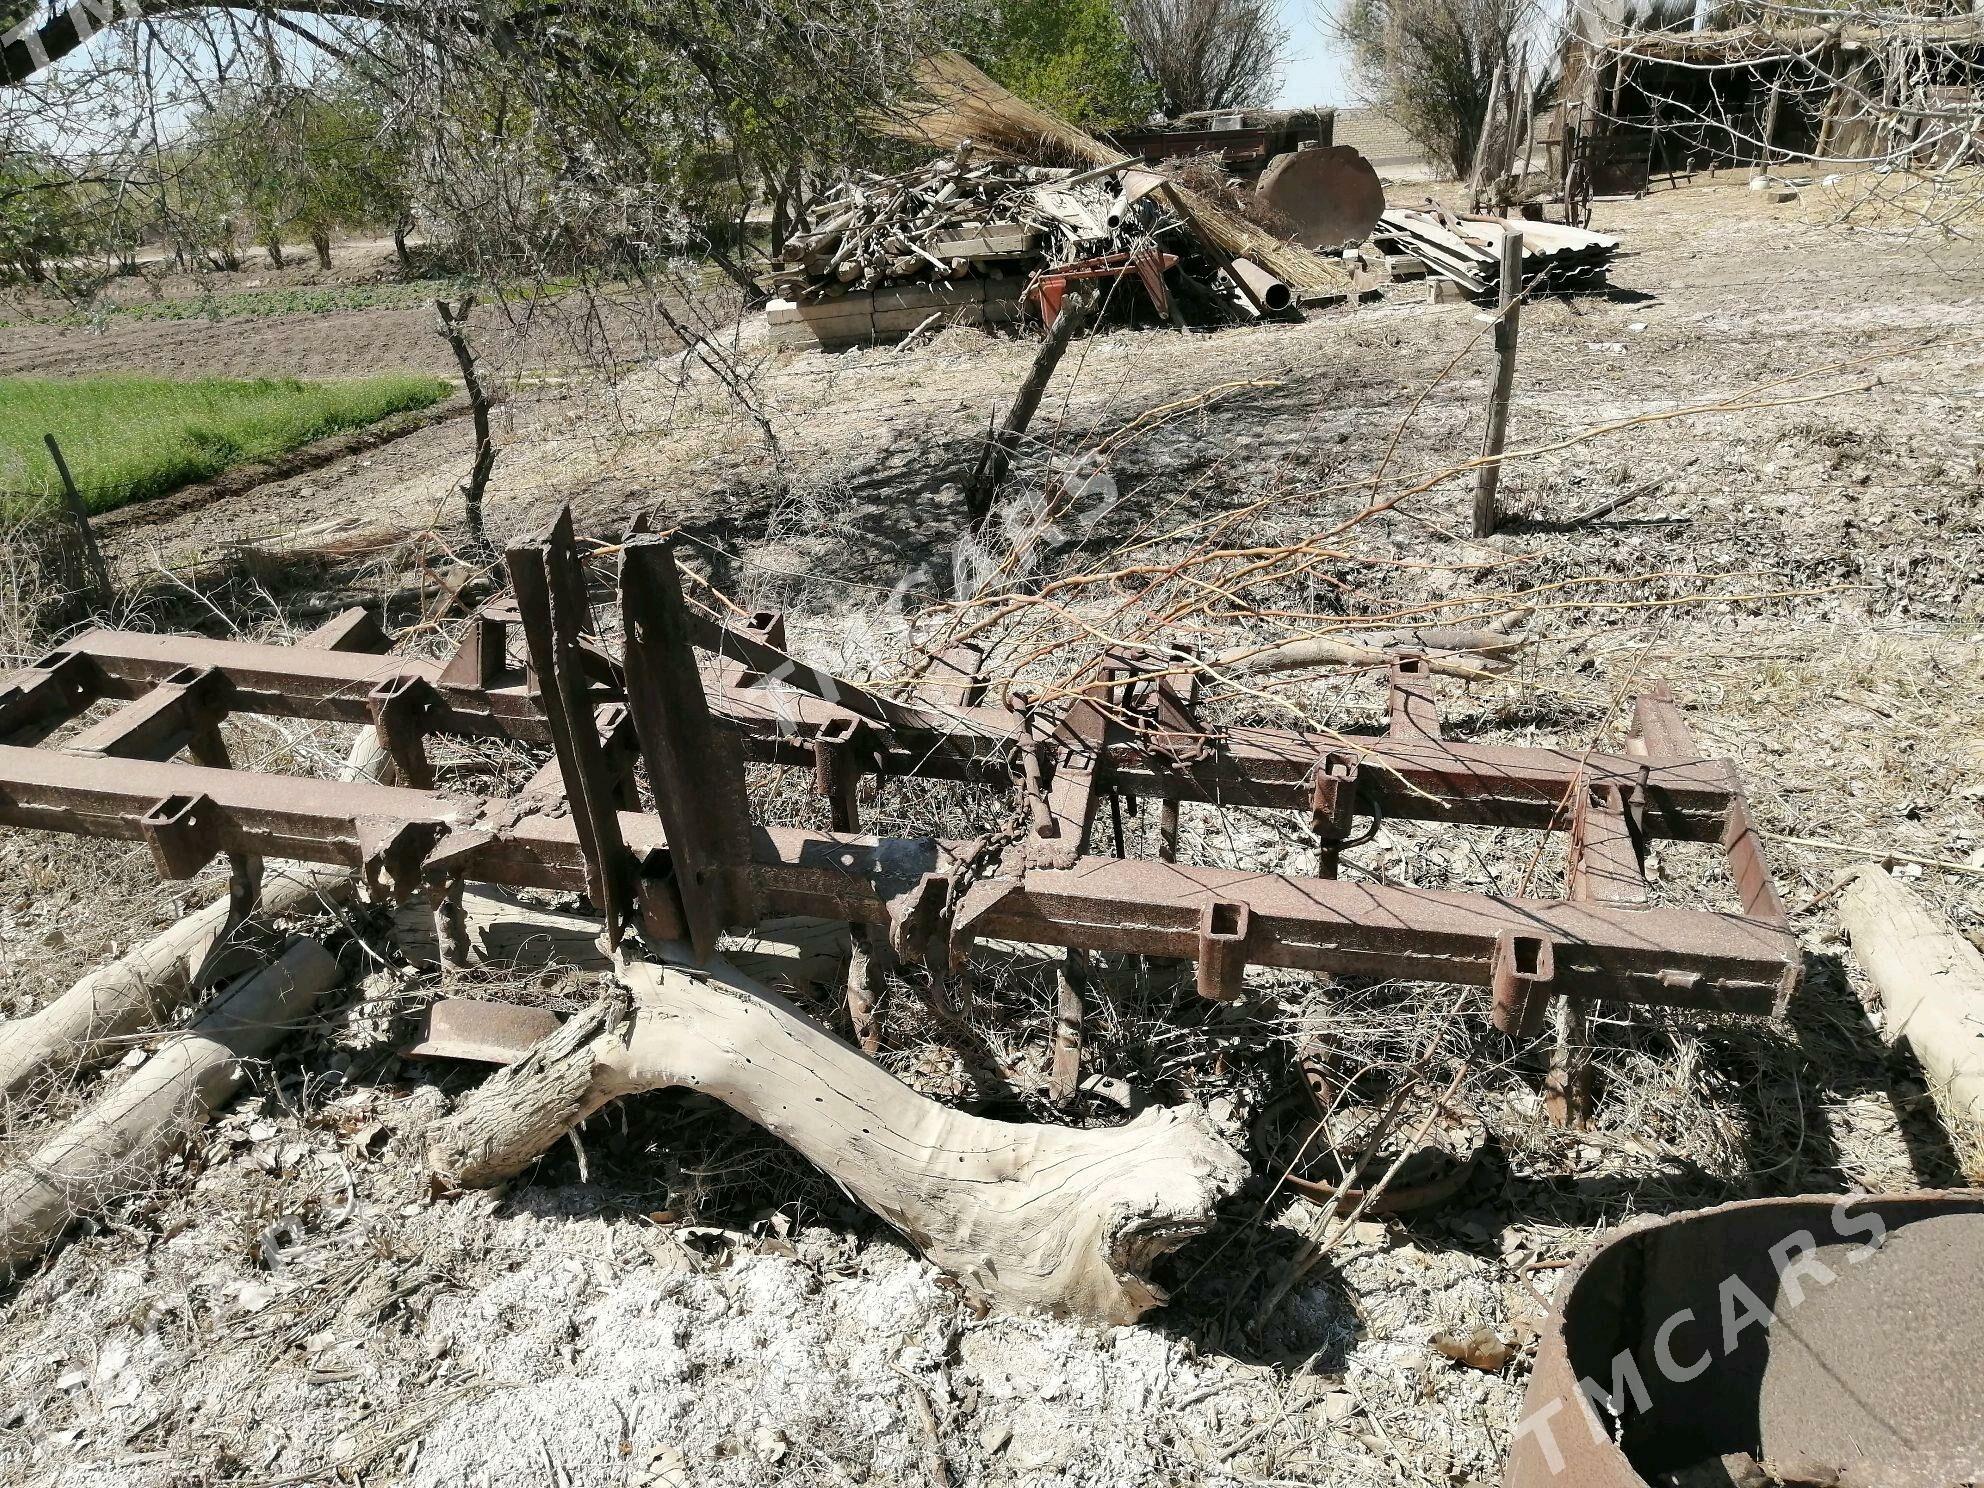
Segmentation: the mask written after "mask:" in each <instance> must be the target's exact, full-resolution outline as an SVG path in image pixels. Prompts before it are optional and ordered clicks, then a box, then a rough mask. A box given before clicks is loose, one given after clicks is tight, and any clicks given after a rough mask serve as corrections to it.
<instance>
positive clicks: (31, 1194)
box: [0, 938, 339, 1275]
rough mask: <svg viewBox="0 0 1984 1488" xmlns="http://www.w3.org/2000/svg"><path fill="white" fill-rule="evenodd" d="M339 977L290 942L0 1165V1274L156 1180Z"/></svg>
mask: <svg viewBox="0 0 1984 1488" xmlns="http://www.w3.org/2000/svg"><path fill="white" fill-rule="evenodd" d="M338 979H339V973H338V964H337V961H336V959H335V958H334V957H333V956H332V955H331V954H330V952H328V951H326V950H325V949H324V947H323V945H322V944H321V943H319V942H318V941H315V940H310V939H307V938H298V939H296V940H293V941H291V942H290V943H289V946H288V947H287V948H286V949H285V950H284V951H283V953H282V955H281V957H280V958H278V959H277V960H276V961H274V962H272V963H271V964H270V965H268V966H265V967H263V968H262V969H261V970H260V971H257V972H254V973H251V974H250V975H248V976H246V977H244V978H242V979H241V981H239V982H238V983H236V984H235V986H234V988H233V989H232V990H231V991H230V992H228V994H227V995H226V996H225V997H223V998H221V999H220V1001H218V1002H217V1003H215V1004H214V1006H213V1007H212V1008H211V1009H209V1010H208V1011H207V1012H206V1013H204V1014H202V1015H201V1016H200V1017H199V1018H198V1019H197V1020H195V1021H194V1022H193V1023H192V1024H190V1025H189V1026H188V1027H187V1028H185V1029H184V1030H183V1031H181V1032H179V1033H175V1034H172V1035H171V1036H169V1037H168V1038H167V1039H166V1040H165V1041H164V1042H163V1043H162V1044H160V1046H159V1048H158V1050H157V1052H156V1053H154V1054H153V1055H152V1057H151V1058H150V1059H148V1060H146V1061H145V1063H144V1064H143V1065H142V1066H140V1067H139V1068H138V1069H137V1070H136V1071H135V1072H134V1073H133V1074H132V1075H131V1076H130V1077H129V1078H128V1079H126V1080H125V1081H124V1082H123V1083H122V1084H120V1085H119V1086H118V1087H117V1088H116V1089H115V1090H113V1091H112V1092H111V1093H110V1094H109V1095H108V1096H106V1097H105V1098H104V1099H103V1100H101V1101H100V1102H98V1103H97V1104H96V1105H94V1106H92V1107H91V1108H90V1109H89V1110H87V1111H85V1112H84V1113H83V1114H82V1115H81V1116H78V1117H77V1118H76V1119H75V1120H74V1121H72V1122H70V1123H69V1124H68V1125H67V1126H65V1127H64V1128H63V1129H62V1130H61V1131H60V1132H59V1133H58V1134H57V1135H56V1136H54V1137H53V1138H52V1139H50V1140H49V1141H47V1142H45V1143H44V1144H43V1145H42V1146H41V1147H40V1148H39V1149H38V1150H37V1151H36V1152H35V1153H34V1155H33V1156H31V1157H29V1158H27V1159H26V1160H25V1161H23V1162H19V1163H15V1164H14V1165H12V1166H11V1167H9V1168H7V1169H6V1170H5V1171H4V1172H0V1275H6V1274H9V1273H11V1272H15V1271H18V1270H20V1269H21V1268H22V1267H23V1266H26V1265H29V1264H31V1263H32V1262H33V1261H34V1260H35V1259H36V1258H37V1257H38V1256H40V1255H41V1253H42V1252H43V1251H45V1250H46V1249H47V1248H48V1246H49V1245H50V1244H52V1243H53V1242H54V1241H55V1239H56V1238H57V1237H58V1236H60V1235H61V1233H62V1231H63V1230H65V1229H66V1228H68V1226H69V1225H70V1224H71V1223H72V1222H73V1221H74V1220H76V1219H77V1218H78V1217H80V1216H82V1215H84V1214H94V1213H97V1212H98V1211H100V1210H102V1209H103V1207H104V1206H105V1205H106V1204H108V1203H110V1202H111V1201H112V1200H114V1199H116V1198H118V1197H120V1196H122V1195H124V1194H127V1193H132V1192H136V1191H137V1190H139V1189H142V1188H144V1187H145V1186H147V1185H148V1184H150V1183H152V1182H154V1181H156V1179H157V1176H158V1169H159V1165H160V1164H161V1163H163V1162H164V1161H165V1159H166V1157H167V1156H168V1155H169V1154H170V1153H171V1152H172V1151H173V1150H174V1149H175V1148H176V1147H178V1146H179V1144H180V1143H182V1142H183V1141H184V1140H185V1139H186V1137H187V1136H188V1135H189V1134H190V1133H192V1132H194V1131H196V1130H198V1129H199V1128H200V1127H201V1126H204V1125H205V1124H206V1121H207V1118H208V1117H209V1116H211V1115H212V1114H213V1113H214V1112H215V1111H216V1110H218V1109H219V1108H220V1107H221V1106H223V1105H225V1104H226V1103H227V1101H228V1100H229V1099H230V1098H231V1097H232V1096H233V1094H234V1093H235V1091H237V1090H239V1089H240V1088H241V1084H242V1081H243V1079H244V1078H245V1073H246V1072H245V1067H244V1063H245V1061H248V1060H252V1059H258V1058H260V1057H262V1056H264V1055H266V1054H267V1053H268V1052H269V1051H270V1050H271V1049H273V1048H274V1047H275V1046H276V1044H277V1043H279V1042H280V1041H281V1040H282V1038H283V1037H284V1035H285V1034H287V1033H288V1031H289V1030H290V1028H291V1027H292V1026H294V1024H295V1023H296V1022H297V1021H298V1020H299V1019H301V1018H303V1017H304V1016H305V1015H307V1014H308V1013H309V1012H310V1010H311V1008H312V1007H314V1006H315V1004H316V1001H317V999H318V998H319V997H321V996H322V995H323V994H324V993H325V992H327V991H329V990H330V989H331V988H332V987H334V986H335V985H337V982H338Z"/></svg>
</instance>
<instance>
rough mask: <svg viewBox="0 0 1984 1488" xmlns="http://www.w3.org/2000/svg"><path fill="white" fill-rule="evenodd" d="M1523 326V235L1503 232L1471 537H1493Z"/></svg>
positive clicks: (1504, 230)
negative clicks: (1490, 384)
mask: <svg viewBox="0 0 1984 1488" xmlns="http://www.w3.org/2000/svg"><path fill="white" fill-rule="evenodd" d="M1521 325H1522V234H1521V233H1519V232H1517V231H1515V230H1514V229H1513V228H1507V227H1505V228H1504V229H1503V232H1502V294H1501V318H1500V319H1498V320H1497V321H1496V322H1495V387H1494V391H1493V392H1492V393H1491V394H1490V395H1489V399H1488V433H1487V436H1486V437H1485V438H1484V439H1483V440H1482V442H1481V455H1482V459H1483V460H1484V461H1485V462H1486V463H1484V464H1483V465H1482V466H1481V468H1480V470H1479V471H1477V472H1476V475H1475V485H1474V535H1475V536H1476V537H1493V536H1494V535H1495V522H1496V517H1497V513H1496V510H1495V493H1496V491H1497V490H1498V489H1499V488H1500V487H1501V484H1502V443H1503V440H1504V439H1505V438H1506V437H1507V435H1508V432H1509V389H1510V387H1511V386H1512V385H1513V384H1514V382H1515V379H1516V336H1517V333H1518V332H1519V331H1520V329H1521Z"/></svg>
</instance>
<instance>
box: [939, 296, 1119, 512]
mask: <svg viewBox="0 0 1984 1488" xmlns="http://www.w3.org/2000/svg"><path fill="white" fill-rule="evenodd" d="M1099 303H1100V300H1099V298H1098V296H1097V295H1096V293H1095V291H1094V290H1092V289H1082V290H1076V291H1074V292H1072V293H1070V294H1069V295H1068V296H1067V297H1066V298H1064V299H1063V300H1062V301H1061V313H1060V314H1058V315H1057V316H1055V317H1054V325H1053V327H1052V328H1051V329H1050V330H1049V331H1048V333H1047V339H1046V340H1045V341H1043V342H1042V343H1041V345H1040V350H1039V351H1037V352H1035V353H1034V357H1033V366H1032V367H1030V368H1029V369H1028V370H1027V374H1026V378H1025V380H1024V381H1022V382H1021V383H1020V390H1019V392H1018V393H1017V394H1016V395H1015V396H1014V398H1013V406H1012V410H1011V412H1009V413H1008V414H1007V415H1006V422H1005V426H1004V427H1003V428H1001V429H1000V430H999V432H998V433H997V434H995V435H994V436H993V437H992V440H991V442H990V443H989V444H988V445H987V446H986V448H985V452H984V456H983V458H982V459H981V460H980V461H979V468H978V470H977V471H976V472H975V473H974V474H973V476H972V479H971V481H970V483H969V484H968V485H967V486H966V487H965V493H964V504H965V510H966V512H968V513H969V514H970V517H971V526H972V530H973V531H976V530H977V529H979V528H981V527H983V526H984V525H985V524H986V522H987V520H989V519H990V517H991V515H992V499H993V497H995V496H996V495H998V493H999V483H1000V482H1001V481H1003V480H1005V478H1006V470H1007V467H1008V466H1010V465H1011V464H1012V460H1013V455H1014V454H1015V453H1016V452H1017V451H1018V449H1019V447H1020V440H1021V439H1023V438H1024V437H1025V436H1026V429H1027V425H1028V424H1030V423H1032V422H1033V415H1034V412H1035V411H1036V410H1037V409H1038V408H1039V407H1040V399H1041V396H1042V394H1044V393H1045V392H1046V391H1047V384H1048V381H1049V379H1051V378H1052V377H1053V376H1054V369H1055V368H1056V367H1058V366H1059V365H1060V364H1061V354H1062V353H1063V352H1065V351H1066V350H1067V349H1068V343H1069V342H1071V341H1073V340H1074V339H1075V337H1076V336H1078V335H1080V334H1081V332H1082V329H1083V328H1084V327H1085V326H1086V325H1087V324H1088V322H1089V317H1090V316H1092V315H1094V314H1095V311H1096V308H1097V306H1098V305H1099Z"/></svg>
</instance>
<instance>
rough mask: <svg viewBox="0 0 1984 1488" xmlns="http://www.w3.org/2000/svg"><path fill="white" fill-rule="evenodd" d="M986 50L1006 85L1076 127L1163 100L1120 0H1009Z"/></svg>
mask: <svg viewBox="0 0 1984 1488" xmlns="http://www.w3.org/2000/svg"><path fill="white" fill-rule="evenodd" d="M978 49H979V50H981V51H982V52H983V53H984V56H985V59H986V71H987V72H989V73H990V74H991V75H992V76H993V77H994V78H996V79H998V81H999V82H1000V83H1001V84H1003V85H1004V86H1006V87H1008V88H1010V89H1012V91H1013V92H1015V93H1017V94H1019V96H1020V97H1022V98H1025V99H1027V100H1029V101H1030V102H1033V103H1037V104H1039V105H1040V106H1041V107H1042V108H1046V109H1051V110H1053V111H1054V112H1055V113H1057V114H1060V115H1061V116H1062V117H1063V118H1065V119H1067V120H1068V121H1070V122H1071V123H1074V124H1080V125H1084V126H1088V127H1097V128H1101V127H1106V126H1108V125H1111V124H1128V123H1133V122H1135V121H1136V120H1139V119H1142V118H1145V117H1147V116H1148V115H1149V114H1150V112H1151V109H1152V107H1153V106H1154V104H1155V102H1156V92H1155V90H1154V89H1153V88H1152V87H1151V84H1150V82H1149V81H1148V79H1146V77H1145V76H1144V73H1143V70H1142V69H1141V68H1140V67H1139V65H1138V62H1137V53H1136V49H1135V48H1134V47H1133V46H1131V44H1130V35H1129V32H1128V31H1127V30H1125V29H1124V25H1123V17H1122V14H1121V13H1120V12H1119V11H1118V10H1117V8H1116V5H1115V3H1114V0H1005V3H1003V4H1001V5H1000V6H999V9H998V13H997V17H996V19H995V20H994V22H993V24H992V28H991V33H990V34H989V35H988V36H987V37H986V38H985V39H984V41H983V42H982V44H981V45H980V47H979V48H978Z"/></svg>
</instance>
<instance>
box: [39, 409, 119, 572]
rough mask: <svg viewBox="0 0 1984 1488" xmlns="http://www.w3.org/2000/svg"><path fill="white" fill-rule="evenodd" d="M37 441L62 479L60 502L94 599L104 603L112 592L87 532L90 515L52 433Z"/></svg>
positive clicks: (93, 537) (106, 567) (92, 535)
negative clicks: (93, 588) (71, 526)
mask: <svg viewBox="0 0 1984 1488" xmlns="http://www.w3.org/2000/svg"><path fill="white" fill-rule="evenodd" d="M41 442H42V443H43V444H45V445H47V446H48V457H49V458H50V459H51V460H53V461H54V462H55V473H56V474H57V475H58V476H60V477H61V479H62V504H63V505H64V506H65V507H67V508H68V511H69V520H70V521H72V522H74V523H75V525H76V535H77V537H79V538H80V539H81V540H82V544H83V561H84V562H85V563H87V564H88V565H89V569H90V578H91V579H92V580H93V581H94V582H95V584H96V602H97V604H98V605H99V606H107V605H108V604H109V603H110V601H111V600H112V599H113V598H114V597H115V594H116V591H115V590H113V589H112V588H111V584H110V565H109V564H107V563H105V562H104V561H103V549H101V548H99V547H98V546H97V545H96V534H95V533H94V532H92V531H90V514H89V511H88V509H87V508H86V507H84V505H83V498H82V493H80V492H79V491H77V489H76V482H75V479H74V477H72V476H71V475H70V474H69V462H68V461H67V460H65V459H63V458H62V446H61V445H59V444H57V443H56V442H55V436H54V435H53V434H44V435H42V436H41Z"/></svg>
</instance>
